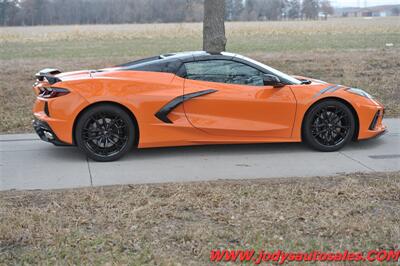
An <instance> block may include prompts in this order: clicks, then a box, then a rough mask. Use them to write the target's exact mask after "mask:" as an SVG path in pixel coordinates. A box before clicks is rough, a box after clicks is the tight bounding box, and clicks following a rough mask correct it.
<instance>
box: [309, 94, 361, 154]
mask: <svg viewBox="0 0 400 266" xmlns="http://www.w3.org/2000/svg"><path fill="white" fill-rule="evenodd" d="M354 131H355V119H354V115H353V113H352V111H351V110H350V108H349V107H347V105H345V104H343V103H342V102H339V101H335V100H327V101H323V102H320V103H318V104H317V105H315V106H314V107H312V109H311V110H310V111H309V112H308V114H307V116H306V118H305V121H304V124H303V139H304V140H305V141H306V142H307V143H308V144H309V145H310V146H311V147H312V148H314V149H317V150H320V151H337V150H339V149H341V148H342V147H343V146H344V145H346V144H347V143H348V142H349V141H350V140H351V139H352V137H353V135H354Z"/></svg>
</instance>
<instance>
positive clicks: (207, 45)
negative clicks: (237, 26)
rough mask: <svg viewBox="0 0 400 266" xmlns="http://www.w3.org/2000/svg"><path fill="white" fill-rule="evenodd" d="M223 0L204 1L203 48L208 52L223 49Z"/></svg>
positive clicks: (217, 51) (221, 50)
mask: <svg viewBox="0 0 400 266" xmlns="http://www.w3.org/2000/svg"><path fill="white" fill-rule="evenodd" d="M224 20H225V0H205V1H204V21H203V50H204V51H207V52H210V53H220V52H223V51H225V45H226V38H225V24H224Z"/></svg>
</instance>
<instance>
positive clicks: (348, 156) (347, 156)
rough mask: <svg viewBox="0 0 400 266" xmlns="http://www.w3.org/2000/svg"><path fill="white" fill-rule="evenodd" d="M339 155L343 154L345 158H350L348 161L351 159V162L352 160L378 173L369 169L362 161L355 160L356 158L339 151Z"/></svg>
mask: <svg viewBox="0 0 400 266" xmlns="http://www.w3.org/2000/svg"><path fill="white" fill-rule="evenodd" d="M339 153H340V154H342V155H343V156H345V157H346V158H348V159H350V160H352V161H354V162H356V163H359V164H360V165H362V166H364V167H365V168H367V169H368V170H371V171H373V172H376V170H375V169H373V168H371V167H369V166H368V165H366V164H364V163H362V162H361V161H359V160H357V159H354V158H353V157H351V156H350V155H347V154H345V153H343V152H341V151H339Z"/></svg>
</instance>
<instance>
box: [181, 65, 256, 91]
mask: <svg viewBox="0 0 400 266" xmlns="http://www.w3.org/2000/svg"><path fill="white" fill-rule="evenodd" d="M185 67H186V78H187V79H194V80H204V81H211V82H221V83H231V84H243V85H252V86H263V85H264V81H263V78H262V72H260V71H258V70H257V69H255V68H253V67H250V66H248V65H245V64H242V63H239V62H234V61H229V60H207V61H198V62H190V63H185Z"/></svg>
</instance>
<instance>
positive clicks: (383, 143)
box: [0, 119, 400, 190]
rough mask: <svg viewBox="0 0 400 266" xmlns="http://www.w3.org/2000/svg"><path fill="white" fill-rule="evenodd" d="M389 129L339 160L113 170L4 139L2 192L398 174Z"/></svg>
mask: <svg viewBox="0 0 400 266" xmlns="http://www.w3.org/2000/svg"><path fill="white" fill-rule="evenodd" d="M384 123H385V124H387V125H388V127H389V133H388V134H386V135H384V136H383V137H381V138H378V139H373V140H369V141H362V142H358V143H352V144H350V145H349V146H348V147H346V148H344V149H343V150H341V151H340V152H333V153H322V152H317V151H313V150H310V149H309V148H308V147H306V146H305V145H303V144H296V143H294V144H254V145H213V146H196V147H177V148H154V149H143V150H138V151H132V152H131V154H129V155H128V156H125V157H124V158H123V159H122V160H120V161H117V162H111V163H98V162H94V161H90V160H88V159H87V158H86V157H85V155H83V154H82V153H80V152H79V150H78V149H77V148H76V147H56V146H53V145H52V144H49V143H45V142H42V141H41V140H39V138H38V137H37V136H36V135H34V134H14V135H1V136H0V162H1V164H0V174H1V175H0V190H9V189H58V188H72V187H86V186H102V185H115V184H138V183H155V182H181V181H200V180H217V179H246V178H268V177H303V176H318V175H324V176H325V175H335V174H339V173H350V172H358V171H360V172H373V171H399V170H400V119H385V121H384Z"/></svg>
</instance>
